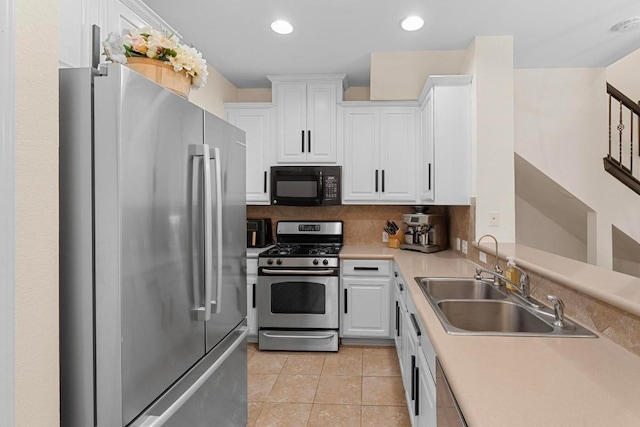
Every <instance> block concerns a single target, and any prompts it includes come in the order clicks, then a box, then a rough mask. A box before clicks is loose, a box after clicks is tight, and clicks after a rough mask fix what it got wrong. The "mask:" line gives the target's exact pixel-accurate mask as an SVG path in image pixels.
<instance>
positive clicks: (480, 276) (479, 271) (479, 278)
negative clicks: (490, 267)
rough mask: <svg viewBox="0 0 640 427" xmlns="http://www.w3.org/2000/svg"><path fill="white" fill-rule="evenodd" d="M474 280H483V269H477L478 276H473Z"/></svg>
mask: <svg viewBox="0 0 640 427" xmlns="http://www.w3.org/2000/svg"><path fill="white" fill-rule="evenodd" d="M473 278H474V279H476V280H482V279H483V277H482V269H481V268H479V267H476V275H475V276H473Z"/></svg>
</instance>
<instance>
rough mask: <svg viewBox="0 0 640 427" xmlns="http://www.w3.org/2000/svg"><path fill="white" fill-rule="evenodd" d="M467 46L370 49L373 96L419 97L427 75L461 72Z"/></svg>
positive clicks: (374, 99) (393, 97)
mask: <svg viewBox="0 0 640 427" xmlns="http://www.w3.org/2000/svg"><path fill="white" fill-rule="evenodd" d="M465 55H466V52H465V51H464V50H451V51H435V50H432V51H409V52H373V53H371V83H370V84H371V100H372V101H386V100H391V101H400V100H416V99H418V96H419V95H420V92H421V91H422V88H423V87H424V84H425V82H426V81H427V77H429V76H430V75H439V74H459V73H460V68H461V66H462V64H463V62H464V58H465Z"/></svg>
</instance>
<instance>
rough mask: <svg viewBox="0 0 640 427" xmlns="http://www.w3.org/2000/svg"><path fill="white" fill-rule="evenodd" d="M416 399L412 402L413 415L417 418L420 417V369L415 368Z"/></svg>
mask: <svg viewBox="0 0 640 427" xmlns="http://www.w3.org/2000/svg"><path fill="white" fill-rule="evenodd" d="M415 377H416V399H415V400H414V402H413V413H414V415H415V416H416V417H417V416H418V415H420V368H419V367H417V366H416V369H415Z"/></svg>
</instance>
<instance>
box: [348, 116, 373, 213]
mask: <svg viewBox="0 0 640 427" xmlns="http://www.w3.org/2000/svg"><path fill="white" fill-rule="evenodd" d="M379 122H380V114H379V111H378V109H373V108H349V109H347V108H345V109H344V166H343V168H342V180H343V195H342V200H343V201H344V202H361V203H362V202H372V201H373V202H375V201H378V200H379V198H380V196H379V194H380V193H379V190H380V171H379V168H378V167H377V165H378V152H379V146H380V143H379V140H378V127H379Z"/></svg>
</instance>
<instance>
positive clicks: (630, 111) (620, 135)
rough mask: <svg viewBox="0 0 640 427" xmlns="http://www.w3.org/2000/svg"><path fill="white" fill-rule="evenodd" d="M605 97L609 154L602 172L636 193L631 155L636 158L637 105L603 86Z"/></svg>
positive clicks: (638, 186)
mask: <svg viewBox="0 0 640 427" xmlns="http://www.w3.org/2000/svg"><path fill="white" fill-rule="evenodd" d="M607 93H608V94H609V153H608V154H607V157H605V158H604V159H603V161H604V169H605V170H606V171H607V172H609V173H610V174H611V175H613V176H614V177H616V178H617V179H618V180H619V181H621V182H622V183H623V184H625V185H626V186H628V187H629V188H631V189H632V190H633V191H635V192H636V193H638V194H640V180H638V178H636V177H635V176H634V173H633V156H634V145H636V150H635V153H637V154H636V155H640V147H639V146H638V145H637V144H638V143H639V142H640V105H638V104H636V103H635V102H633V101H632V100H631V99H630V98H629V97H628V96H626V95H625V94H623V93H622V92H620V91H619V90H618V89H616V88H615V87H613V86H611V85H610V84H609V83H607Z"/></svg>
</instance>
